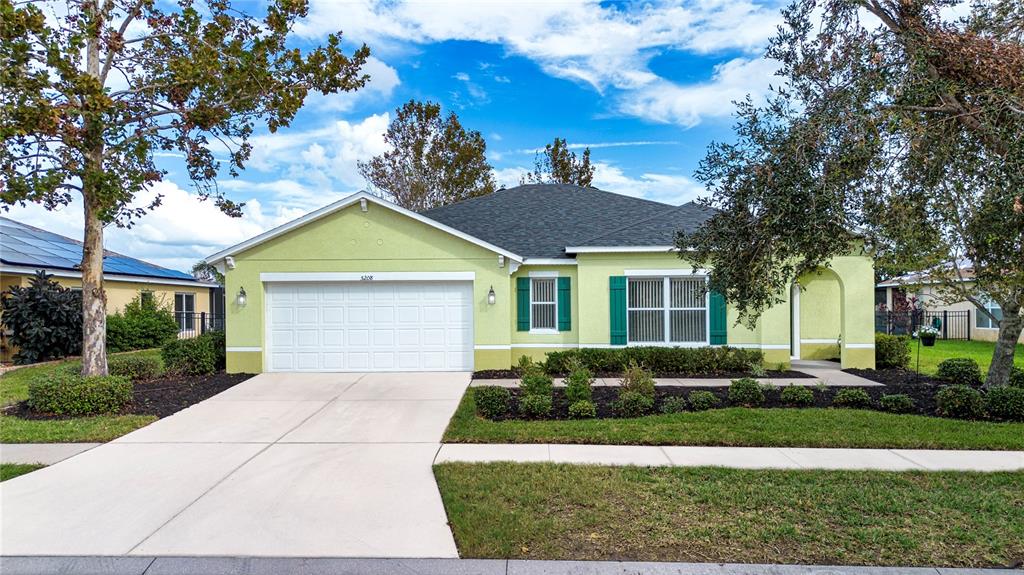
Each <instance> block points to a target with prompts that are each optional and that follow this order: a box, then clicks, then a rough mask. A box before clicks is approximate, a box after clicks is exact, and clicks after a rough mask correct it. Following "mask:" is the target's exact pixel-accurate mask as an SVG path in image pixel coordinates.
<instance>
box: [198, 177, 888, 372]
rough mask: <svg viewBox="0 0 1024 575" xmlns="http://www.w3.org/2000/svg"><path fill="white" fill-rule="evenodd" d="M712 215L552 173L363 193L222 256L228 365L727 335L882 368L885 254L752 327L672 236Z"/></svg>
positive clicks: (833, 274)
mask: <svg viewBox="0 0 1024 575" xmlns="http://www.w3.org/2000/svg"><path fill="white" fill-rule="evenodd" d="M712 213H713V211H712V210H710V209H708V208H705V207H701V206H698V205H696V204H693V203H688V204H685V205H682V206H671V205H667V204H662V203H658V202H652V201H648V200H643V199H639V198H633V197H629V196H624V195H619V194H613V193H608V192H604V191H600V190H596V189H593V188H580V187H576V186H566V185H551V184H548V185H525V186H519V187H516V188H512V189H507V190H500V191H497V192H495V193H493V194H490V195H487V196H482V197H479V198H474V199H471V200H467V201H464V202H460V203H456V204H452V205H448V206H444V207H440V208H435V209H432V210H428V211H425V212H423V213H415V212H411V211H409V210H406V209H404V208H401V207H399V206H396V205H394V204H391V203H389V202H387V201H384V200H382V199H380V198H377V197H374V196H373V195H371V194H368V193H365V192H360V193H357V194H354V195H352V196H349V197H347V198H345V199H342V200H340V201H338V202H335V203H333V204H331V205H329V206H326V207H324V208H321V209H319V210H316V211H314V212H312V213H310V214H308V215H306V216H303V217H301V218H299V219H297V220H294V221H292V222H290V223H287V224H285V225H282V226H280V227H278V228H275V229H272V230H270V231H268V232H266V233H264V234H261V235H259V236H257V237H254V238H252V239H250V240H248V241H245V242H242V243H240V244H238V245H236V246H233V247H230V248H228V249H226V250H224V251H221V252H219V253H217V254H214V255H212V256H210V257H209V258H207V261H208V262H210V263H212V264H214V265H215V266H217V267H218V269H220V270H221V271H222V272H223V273H225V274H226V281H225V283H226V297H227V346H228V348H227V354H228V370H229V371H232V372H240V371H245V372H263V371H345V370H349V371H368V370H380V371H394V370H410V371H418V370H473V369H498V368H508V367H509V366H510V365H511V364H513V363H514V362H515V361H516V359H517V358H518V357H520V356H522V355H524V354H525V355H530V356H533V357H535V358H542V357H543V355H544V353H546V352H549V351H555V350H561V349H567V348H576V347H604V348H607V347H621V346H626V345H657V346H686V347H697V346H707V345H726V344H727V345H730V346H736V347H744V348H753V349H759V350H762V351H763V352H764V354H765V360H766V363H767V364H768V365H772V366H774V365H776V364H778V363H786V364H788V363H789V360H790V358H791V357H804V358H830V357H840V356H841V357H842V363H843V366H845V367H873V366H874V329H873V307H872V303H871V293H872V288H873V287H874V281H873V264H872V260H871V258H870V257H869V256H867V255H862V254H860V253H857V254H854V255H850V256H846V257H839V258H836V259H835V260H834V261H832V262H831V268H830V269H827V270H823V271H822V272H820V273H814V274H809V275H808V276H806V277H804V278H801V279H800V283H801V284H802V285H803V286H804V287H805V288H806V289H805V290H804V291H801V290H798V289H794V290H793V292H792V294H793V295H794V296H795V297H792V296H791V294H784V295H783V298H784V300H785V303H784V304H782V305H779V306H776V307H774V308H772V309H769V310H767V311H766V312H765V313H764V315H763V316H762V317H761V320H760V322H759V324H758V326H757V327H756V328H755V329H747V328H743V327H737V326H735V325H734V323H735V319H736V314H735V311H734V310H733V309H732V307H731V306H727V305H726V304H725V302H724V301H723V299H722V297H721V296H720V295H718V294H708V293H707V292H706V289H705V285H706V281H707V274H706V273H705V272H704V271H702V270H695V269H693V267H692V266H691V265H690V264H688V263H687V262H686V261H685V260H684V259H680V258H679V255H678V253H677V252H676V251H674V249H673V241H674V238H675V234H676V232H677V231H680V230H681V231H687V232H690V231H693V230H695V229H696V228H697V227H698V226H700V225H701V224H702V223H703V222H704V221H706V220H707V218H708V217H710V216H711V214H712ZM858 251H859V250H858ZM243 296H244V297H243ZM840 341H841V343H842V348H841V349H840V346H839V345H840ZM794 342H796V343H794Z"/></svg>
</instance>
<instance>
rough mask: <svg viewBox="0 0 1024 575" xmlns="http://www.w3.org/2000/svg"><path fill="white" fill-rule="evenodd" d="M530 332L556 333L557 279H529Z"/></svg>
mask: <svg viewBox="0 0 1024 575" xmlns="http://www.w3.org/2000/svg"><path fill="white" fill-rule="evenodd" d="M530 331H531V332H535V333H555V332H557V331H558V278H556V277H531V278H530Z"/></svg>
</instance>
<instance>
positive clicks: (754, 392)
mask: <svg viewBox="0 0 1024 575" xmlns="http://www.w3.org/2000/svg"><path fill="white" fill-rule="evenodd" d="M729 403H731V404H732V405H742V406H744V407H757V406H758V405H761V404H762V403H764V391H762V390H761V386H760V385H758V384H757V380H755V379H751V378H749V377H743V378H740V379H734V380H732V383H730V384H729Z"/></svg>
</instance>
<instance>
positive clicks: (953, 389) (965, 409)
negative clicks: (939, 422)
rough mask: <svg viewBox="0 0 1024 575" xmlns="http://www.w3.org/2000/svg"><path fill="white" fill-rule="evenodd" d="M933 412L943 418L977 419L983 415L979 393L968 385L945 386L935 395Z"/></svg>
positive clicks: (983, 410) (983, 407) (982, 401)
mask: <svg viewBox="0 0 1024 575" xmlns="http://www.w3.org/2000/svg"><path fill="white" fill-rule="evenodd" d="M935 405H936V410H935V412H936V413H938V414H939V415H941V416H943V417H953V418H956V419H979V418H981V416H982V415H984V413H985V405H984V400H983V399H982V397H981V392H980V391H978V390H977V389H974V388H973V387H971V386H969V385H947V386H944V387H943V388H942V389H940V390H939V392H938V393H936V394H935Z"/></svg>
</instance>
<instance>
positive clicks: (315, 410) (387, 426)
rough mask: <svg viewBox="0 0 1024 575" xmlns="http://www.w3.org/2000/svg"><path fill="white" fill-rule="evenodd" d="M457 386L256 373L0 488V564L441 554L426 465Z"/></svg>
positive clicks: (429, 376)
mask: <svg viewBox="0 0 1024 575" xmlns="http://www.w3.org/2000/svg"><path fill="white" fill-rule="evenodd" d="M468 385H469V374H468V373H373V374H345V373H339V374H280V373H278V374H263V375H259V376H256V377H254V378H252V379H250V380H248V381H245V382H243V383H241V384H239V385H237V386H235V387H233V388H231V389H229V390H227V391H225V392H223V393H221V394H219V395H217V396H215V397H212V398H210V399H208V400H206V401H204V402H202V403H199V404H196V405H194V406H192V407H190V408H188V409H186V410H184V411H181V412H179V413H176V414H175V415H173V416H171V417H167V418H165V419H161V420H159V421H157V422H155V423H153V424H152V425H149V426H148V427H145V428H142V429H140V430H138V431H135V432H133V433H130V434H128V435H126V436H124V437H121V438H120V439H118V440H116V441H114V442H112V443H108V444H106V445H102V446H100V447H97V448H95V449H92V450H90V451H87V452H85V453H82V454H80V455H77V456H75V457H72V458H70V459H67V460H65V461H63V462H61V463H58V464H56V465H54V466H52V467H48V468H45V469H41V470H39V471H36V472H34V473H31V474H28V475H25V476H22V477H19V478H15V479H12V480H9V481H6V482H4V483H2V484H0V514H2V528H3V529H2V533H0V552H2V553H3V554H4V555H120V554H132V555H252V556H304V557H315V556H336V557H346V556H347V557H456V556H457V555H458V554H457V551H456V548H455V542H454V541H453V540H452V535H451V532H450V531H449V529H448V526H447V524H446V521H447V519H446V516H445V512H444V508H443V506H442V504H441V497H440V495H439V493H438V490H437V485H436V484H435V483H434V477H433V473H432V472H431V463H432V462H433V459H434V456H435V455H436V454H437V451H438V449H439V447H440V445H439V444H440V441H441V435H442V433H443V432H444V429H445V426H446V425H447V423H448V420H449V418H450V417H451V415H452V413H453V412H454V410H455V408H456V406H457V405H458V402H459V399H460V397H461V396H462V393H463V392H464V390H465V389H466V387H467V386H468Z"/></svg>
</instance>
